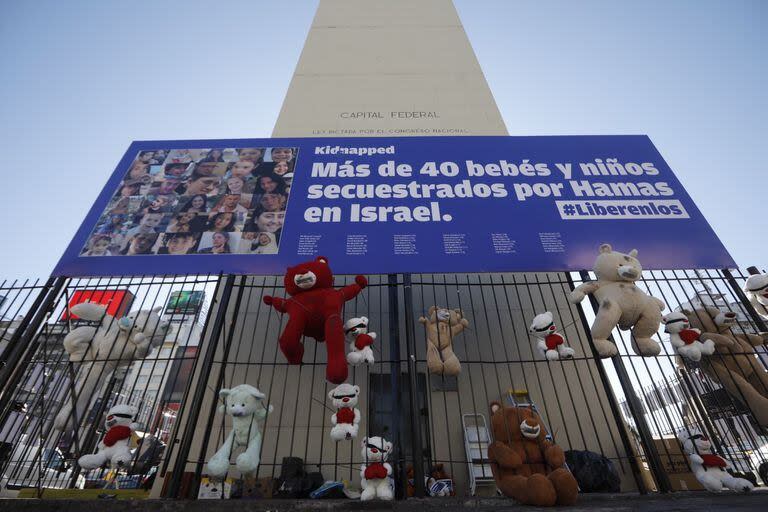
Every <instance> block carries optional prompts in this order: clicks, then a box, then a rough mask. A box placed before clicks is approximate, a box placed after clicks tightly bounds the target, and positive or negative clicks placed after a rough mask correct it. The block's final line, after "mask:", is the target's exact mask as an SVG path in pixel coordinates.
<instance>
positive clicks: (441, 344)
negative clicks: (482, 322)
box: [419, 306, 469, 375]
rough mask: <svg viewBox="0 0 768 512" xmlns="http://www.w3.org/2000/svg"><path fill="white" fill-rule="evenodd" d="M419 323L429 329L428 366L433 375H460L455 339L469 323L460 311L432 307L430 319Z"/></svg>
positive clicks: (421, 318) (424, 319) (422, 318)
mask: <svg viewBox="0 0 768 512" xmlns="http://www.w3.org/2000/svg"><path fill="white" fill-rule="evenodd" d="M419 322H421V323H422V324H424V327H425V328H426V329H427V366H428V367H429V371H430V372H431V373H435V374H438V375H442V374H443V373H445V375H458V374H459V372H460V371H461V363H460V362H459V359H458V358H457V357H456V354H454V353H453V337H454V336H456V335H458V334H459V333H460V332H461V331H463V330H464V329H465V328H466V327H468V326H469V321H468V320H467V319H466V318H464V313H462V311H461V310H460V309H447V308H440V307H437V306H432V307H431V308H429V318H425V317H423V316H422V317H420V318H419Z"/></svg>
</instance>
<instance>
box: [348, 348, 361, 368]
mask: <svg viewBox="0 0 768 512" xmlns="http://www.w3.org/2000/svg"><path fill="white" fill-rule="evenodd" d="M347 362H348V363H349V364H351V365H352V366H357V365H358V364H360V363H362V362H363V353H362V352H361V351H359V350H351V351H350V352H349V353H348V354H347Z"/></svg>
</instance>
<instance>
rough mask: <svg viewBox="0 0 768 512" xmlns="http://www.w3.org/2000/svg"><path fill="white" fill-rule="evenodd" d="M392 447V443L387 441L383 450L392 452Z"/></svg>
mask: <svg viewBox="0 0 768 512" xmlns="http://www.w3.org/2000/svg"><path fill="white" fill-rule="evenodd" d="M392 448H393V446H392V443H390V442H389V441H387V442H386V443H384V451H386V452H387V453H392Z"/></svg>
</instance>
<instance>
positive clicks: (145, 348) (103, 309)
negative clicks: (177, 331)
mask: <svg viewBox="0 0 768 512" xmlns="http://www.w3.org/2000/svg"><path fill="white" fill-rule="evenodd" d="M162 309H163V308H162V306H159V307H157V308H155V309H153V310H141V311H133V312H131V313H129V314H128V315H126V316H124V317H122V318H120V319H117V318H115V317H113V316H111V315H108V314H107V306H106V305H103V304H95V303H91V302H84V303H81V304H77V305H75V306H72V308H71V309H70V311H71V312H72V313H73V314H75V315H77V316H78V317H80V318H81V319H83V320H87V321H90V322H99V325H98V326H85V325H83V326H80V327H77V328H75V329H73V330H72V331H70V332H69V334H67V335H66V336H65V337H64V341H63V344H64V350H66V352H67V354H68V355H69V361H70V362H71V363H80V366H79V368H78V373H77V377H76V381H75V383H74V389H75V392H76V395H77V397H78V398H77V407H76V410H75V412H76V413H77V416H76V419H77V421H78V422H79V421H80V420H81V419H82V418H83V414H85V411H86V409H87V407H88V405H89V404H90V402H91V400H92V399H93V394H94V392H95V391H97V390H98V389H99V388H101V386H102V385H103V384H104V382H105V381H106V380H107V378H108V377H109V376H110V374H111V373H112V372H113V371H114V370H115V369H116V368H118V367H120V366H128V365H129V364H131V363H132V362H133V361H135V360H137V359H143V358H145V357H146V356H147V354H149V352H150V350H152V348H154V347H158V346H160V345H162V343H163V340H164V339H165V337H166V335H167V334H168V329H169V327H170V324H169V323H168V322H166V321H164V320H161V319H160V311H162ZM72 412H73V411H72V401H71V399H69V398H68V399H66V400H65V401H64V405H63V406H62V407H61V410H60V411H59V413H58V414H57V415H56V418H55V419H54V423H53V425H54V428H56V429H57V430H64V429H65V428H66V427H67V423H69V422H70V419H71V418H72Z"/></svg>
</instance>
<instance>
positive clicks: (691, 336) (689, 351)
mask: <svg viewBox="0 0 768 512" xmlns="http://www.w3.org/2000/svg"><path fill="white" fill-rule="evenodd" d="M661 320H662V322H664V332H666V333H667V334H669V342H670V343H671V344H672V346H673V347H674V348H675V351H676V352H677V353H678V354H680V355H681V356H682V357H685V358H686V359H690V360H691V361H701V356H702V355H707V356H710V355H712V354H714V353H715V342H714V341H712V340H710V339H702V337H701V331H700V330H699V329H696V328H691V324H690V322H689V321H688V317H687V316H685V313H683V312H681V311H673V312H672V313H669V314H668V315H664V316H663V317H662V319H661Z"/></svg>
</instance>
